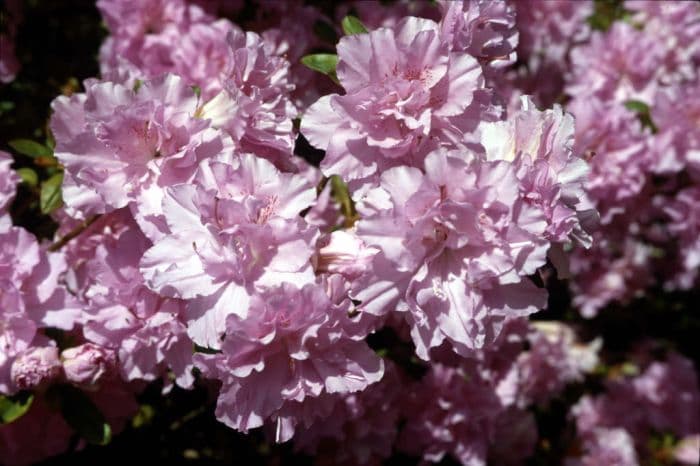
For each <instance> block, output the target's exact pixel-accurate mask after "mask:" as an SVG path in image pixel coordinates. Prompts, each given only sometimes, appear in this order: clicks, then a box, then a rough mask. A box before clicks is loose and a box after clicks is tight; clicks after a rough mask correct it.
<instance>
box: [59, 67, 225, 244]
mask: <svg viewBox="0 0 700 466" xmlns="http://www.w3.org/2000/svg"><path fill="white" fill-rule="evenodd" d="M86 88H87V93H86V94H76V95H73V96H71V97H63V96H62V97H59V98H57V99H56V100H55V101H54V102H53V105H52V107H53V109H54V115H53V118H52V130H53V132H54V134H55V137H56V157H57V158H58V159H59V160H60V161H61V163H62V164H64V166H65V168H66V174H67V177H68V185H69V186H70V187H71V189H67V190H66V192H65V193H64V200H65V202H66V205H67V206H68V207H69V212H70V209H75V210H80V211H82V213H83V214H84V215H91V214H96V213H105V212H110V211H112V210H115V209H119V208H121V207H125V206H131V208H132V209H133V210H134V211H135V213H136V216H137V218H138V219H139V220H140V223H141V224H142V227H144V230H145V231H146V232H147V233H150V234H149V236H152V237H157V236H158V235H159V234H160V231H161V229H162V228H163V223H164V222H163V221H162V220H161V219H160V217H161V215H160V212H159V199H160V197H162V194H161V192H162V189H163V188H164V187H165V186H168V185H171V184H173V183H177V182H187V181H190V180H191V178H192V176H193V175H194V172H195V170H196V169H197V166H198V164H199V162H200V161H202V160H204V159H207V158H211V157H214V156H216V155H218V154H220V153H221V152H222V151H224V150H225V149H226V148H227V147H230V145H231V144H230V139H228V138H227V137H225V136H224V135H222V134H221V133H220V132H218V131H216V130H214V129H211V128H209V122H208V121H206V120H203V119H201V118H197V109H198V105H199V100H198V98H197V96H196V95H195V93H194V91H193V90H192V89H191V88H190V87H189V86H187V85H186V84H185V83H184V82H183V80H182V79H181V78H179V77H177V76H173V75H166V76H162V77H160V78H157V79H154V80H152V81H146V82H144V83H143V84H142V85H141V86H140V87H138V89H137V90H134V89H131V88H128V87H126V86H124V85H122V84H118V83H112V82H98V81H88V82H86ZM86 198H87V202H83V201H84V200H85V199H86Z"/></svg>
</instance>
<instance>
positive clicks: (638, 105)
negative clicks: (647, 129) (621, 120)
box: [625, 100, 649, 113]
mask: <svg viewBox="0 0 700 466" xmlns="http://www.w3.org/2000/svg"><path fill="white" fill-rule="evenodd" d="M625 108H627V110H632V111H633V112H637V113H649V106H648V105H647V104H645V103H644V102H642V101H641V100H628V101H627V102H625Z"/></svg>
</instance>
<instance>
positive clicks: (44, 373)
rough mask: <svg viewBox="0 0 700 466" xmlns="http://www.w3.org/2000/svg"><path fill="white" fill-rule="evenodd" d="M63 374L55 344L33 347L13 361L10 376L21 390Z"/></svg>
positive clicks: (36, 385)
mask: <svg viewBox="0 0 700 466" xmlns="http://www.w3.org/2000/svg"><path fill="white" fill-rule="evenodd" d="M60 374H61V362H60V361H59V360H58V349H57V348H56V347H55V346H45V347H38V348H31V349H28V350H27V351H25V352H24V353H22V354H20V355H19V356H18V357H17V359H15V360H14V362H13V363H12V367H11V368H10V377H11V378H12V382H13V383H14V384H15V386H16V387H17V388H18V389H19V390H27V389H31V388H35V387H38V386H40V385H42V384H44V383H46V382H49V381H51V380H53V379H55V378H56V377H58V376H59V375H60Z"/></svg>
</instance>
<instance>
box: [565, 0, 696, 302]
mask: <svg viewBox="0 0 700 466" xmlns="http://www.w3.org/2000/svg"><path fill="white" fill-rule="evenodd" d="M624 7H625V8H626V9H628V10H629V12H630V13H629V14H630V19H629V23H628V22H622V21H617V22H615V23H614V24H613V25H612V26H611V28H610V29H609V30H608V31H596V32H594V33H593V34H592V35H591V37H590V41H588V42H585V43H582V44H580V45H577V46H576V47H574V48H573V50H572V51H571V67H570V68H569V70H568V77H567V84H566V92H567V93H568V94H569V95H570V96H571V97H572V100H571V102H570V103H569V104H568V105H567V109H568V110H569V111H571V112H572V113H573V114H574V116H575V117H576V122H577V125H576V146H577V149H576V150H577V151H578V152H579V153H588V154H589V155H590V161H589V162H590V166H591V172H590V175H589V178H588V180H587V183H586V191H587V193H588V194H589V196H590V198H591V200H592V201H593V202H594V204H595V206H596V208H597V209H598V211H599V212H600V216H601V222H600V223H601V228H600V229H599V230H598V231H596V233H594V246H593V248H592V249H589V250H586V251H583V250H577V251H575V252H574V255H573V257H572V264H571V265H572V271H573V275H574V279H573V281H572V288H573V291H574V293H575V297H574V304H575V305H576V306H577V307H578V308H579V309H580V310H581V312H582V313H583V314H584V315H586V316H593V315H595V314H596V313H597V312H598V311H599V310H600V309H602V308H604V307H605V306H606V305H607V304H608V303H611V302H622V303H624V302H627V301H629V300H630V299H632V298H634V297H637V296H639V295H641V294H643V293H644V291H645V290H646V289H649V288H651V287H663V288H666V289H689V288H692V287H694V286H696V285H697V283H698V265H700V255H699V251H700V250H699V249H698V247H699V246H700V244H699V243H698V237H700V229H699V228H700V223H698V217H699V215H700V214H699V211H698V206H700V202H699V199H700V198H698V194H699V191H698V183H699V182H700V171H698V163H699V162H698V155H699V154H700V152H698V151H699V150H700V132H699V129H700V127H699V126H698V115H700V113H698V109H699V108H700V103H699V101H698V90H700V76H699V75H698V72H697V70H698V69H699V68H698V65H699V64H700V52H699V50H700V49H699V48H698V47H699V46H698V42H697V40H695V38H696V37H697V35H693V31H698V28H700V5H697V4H695V3H693V2H654V1H630V2H625V4H624ZM690 35H693V38H692V39H691V37H690Z"/></svg>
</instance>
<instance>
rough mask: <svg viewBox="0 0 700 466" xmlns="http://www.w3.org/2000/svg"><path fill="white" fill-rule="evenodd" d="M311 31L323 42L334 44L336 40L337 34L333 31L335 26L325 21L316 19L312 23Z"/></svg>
mask: <svg viewBox="0 0 700 466" xmlns="http://www.w3.org/2000/svg"><path fill="white" fill-rule="evenodd" d="M313 31H314V34H316V37H318V38H319V39H321V40H322V41H324V42H328V43H329V44H334V45H335V43H336V42H338V34H337V33H336V32H335V28H334V27H333V26H332V25H331V24H329V23H327V22H326V21H323V20H321V19H317V20H316V22H315V23H314V26H313Z"/></svg>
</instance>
